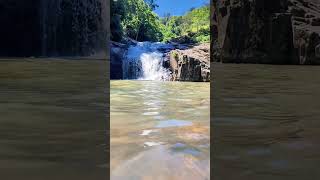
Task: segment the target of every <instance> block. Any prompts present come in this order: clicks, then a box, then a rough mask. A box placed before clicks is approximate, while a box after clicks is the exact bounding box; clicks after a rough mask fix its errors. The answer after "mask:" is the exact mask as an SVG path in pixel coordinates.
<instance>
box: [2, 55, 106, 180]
mask: <svg viewBox="0 0 320 180" xmlns="http://www.w3.org/2000/svg"><path fill="white" fill-rule="evenodd" d="M106 67H107V62H106V61H105V60H93V59H83V58H82V60H79V59H76V60H66V59H52V58H51V59H35V58H33V59H1V60H0V147H1V148H0V174H1V178H2V179H11V180H16V179H17V180H21V179H32V180H43V179H48V180H57V179H77V180H87V179H107V171H108V165H107V151H108V149H109V147H108V146H107V143H106V142H107V131H106V129H107V119H108V118H107V114H108V112H107V110H108V104H107V98H108V81H107V71H106V69H107V68H106Z"/></svg>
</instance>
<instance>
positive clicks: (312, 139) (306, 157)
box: [211, 64, 320, 180]
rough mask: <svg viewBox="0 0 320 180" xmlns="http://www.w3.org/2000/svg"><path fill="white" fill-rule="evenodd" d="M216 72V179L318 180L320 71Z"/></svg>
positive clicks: (240, 68)
mask: <svg viewBox="0 0 320 180" xmlns="http://www.w3.org/2000/svg"><path fill="white" fill-rule="evenodd" d="M213 68H214V71H213V72H214V77H215V79H214V82H213V90H214V93H213V95H212V96H211V98H212V102H213V105H212V108H213V109H212V110H213V112H214V113H213V114H212V124H213V126H212V127H213V129H212V131H213V137H214V140H213V154H212V163H213V167H212V168H213V170H212V174H213V178H214V179H230V180H232V179H237V180H250V179H254V180H256V179H259V180H270V179H272V180H283V179H290V180H300V179H305V180H309V179H310V180H312V179H320V171H319V167H318V166H319V162H320V139H319V137H320V131H319V129H320V121H319V118H320V111H319V107H320V91H319V89H320V78H319V77H320V67H319V66H274V65H247V64H214V67H213Z"/></svg>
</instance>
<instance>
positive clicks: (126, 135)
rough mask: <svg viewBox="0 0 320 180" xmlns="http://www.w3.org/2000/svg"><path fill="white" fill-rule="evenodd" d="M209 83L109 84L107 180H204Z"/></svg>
mask: <svg viewBox="0 0 320 180" xmlns="http://www.w3.org/2000/svg"><path fill="white" fill-rule="evenodd" d="M209 92H210V83H193V82H163V81H142V80H120V81H111V90H110V104H111V107H110V120H111V122H110V124H111V125H110V130H111V135H110V143H111V179H112V180H117V179H119V180H126V179H128V180H129V179H130V180H135V179H137V180H138V179H155V180H156V179H159V180H163V179H179V180H181V179H183V180H189V179H190V180H198V179H199V180H205V179H209V174H210V169H209V168H210V165H209V163H210V111H209V109H210V98H209V97H210V93H209Z"/></svg>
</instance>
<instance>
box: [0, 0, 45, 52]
mask: <svg viewBox="0 0 320 180" xmlns="http://www.w3.org/2000/svg"><path fill="white" fill-rule="evenodd" d="M37 5H39V0H28V1H27V0H24V1H21V0H20V1H19V0H16V1H14V0H1V1H0V56H33V55H39V54H40V53H41V37H40V34H41V31H40V28H39V27H40V22H39V21H38V20H37V19H38V18H39V16H40V12H39V8H38V6H37Z"/></svg>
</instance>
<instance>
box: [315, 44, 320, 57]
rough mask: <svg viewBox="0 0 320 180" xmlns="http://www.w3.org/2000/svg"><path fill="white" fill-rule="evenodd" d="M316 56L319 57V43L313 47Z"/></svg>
mask: <svg viewBox="0 0 320 180" xmlns="http://www.w3.org/2000/svg"><path fill="white" fill-rule="evenodd" d="M315 55H316V58H320V44H318V45H317V46H316V48H315Z"/></svg>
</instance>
